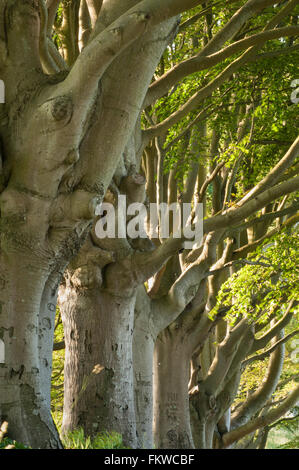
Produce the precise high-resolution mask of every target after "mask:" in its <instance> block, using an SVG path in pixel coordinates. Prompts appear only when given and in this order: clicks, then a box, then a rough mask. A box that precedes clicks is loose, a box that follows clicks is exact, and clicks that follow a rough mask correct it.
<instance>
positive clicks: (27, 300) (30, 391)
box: [0, 251, 61, 448]
mask: <svg viewBox="0 0 299 470" xmlns="http://www.w3.org/2000/svg"><path fill="white" fill-rule="evenodd" d="M0 259H1V268H0V278H1V289H0V305H1V327H0V336H1V338H2V340H3V341H4V345H5V363H4V364H0V416H1V420H2V421H7V422H8V424H9V432H8V435H9V436H11V437H12V438H13V439H15V440H17V441H19V442H22V443H24V444H25V445H28V446H31V447H33V448H56V447H59V446H60V445H61V444H60V440H59V436H58V433H57V431H56V428H55V426H54V423H53V420H52V417H51V413H50V407H49V392H50V389H49V381H48V380H47V379H48V375H47V373H45V371H48V372H49V368H50V363H48V364H47V366H46V364H45V361H47V360H48V359H49V356H50V355H48V354H47V351H46V348H45V347H43V348H41V347H40V341H41V340H42V337H43V336H45V335H48V332H49V330H51V331H52V327H53V326H52V319H51V318H50V317H49V313H48V312H47V316H42V315H41V310H40V305H41V300H42V299H41V293H42V292H43V288H44V285H45V283H46V281H47V269H46V266H41V264H40V263H39V265H37V261H38V260H36V259H34V258H33V257H32V256H29V255H28V254H27V255H24V254H23V253H14V252H12V251H11V252H10V253H9V254H3V252H2V253H1V255H0ZM25 269H26V272H27V277H26V278H24V276H23V275H22V272H24V270H25ZM44 313H46V312H44ZM45 318H47V321H45ZM51 354H52V351H51ZM49 373H50V372H49Z"/></svg>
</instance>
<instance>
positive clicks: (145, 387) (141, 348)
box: [133, 286, 156, 449]
mask: <svg viewBox="0 0 299 470" xmlns="http://www.w3.org/2000/svg"><path fill="white" fill-rule="evenodd" d="M139 292H140V295H137V301H136V306H135V322H134V334H133V364H134V390H135V410H136V427H137V436H138V447H139V448H141V449H152V448H153V447H154V444H153V357H154V347H155V339H156V335H155V333H154V330H153V326H152V325H151V315H150V314H149V303H150V300H149V298H148V296H147V294H146V292H145V290H144V287H143V286H142V287H141V288H140V289H139ZM140 300H141V302H140Z"/></svg>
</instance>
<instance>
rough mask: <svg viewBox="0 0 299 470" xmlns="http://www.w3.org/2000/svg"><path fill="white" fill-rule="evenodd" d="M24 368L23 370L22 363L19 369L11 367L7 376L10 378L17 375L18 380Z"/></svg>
mask: <svg viewBox="0 0 299 470" xmlns="http://www.w3.org/2000/svg"><path fill="white" fill-rule="evenodd" d="M24 370H25V366H24V365H23V364H22V365H21V366H20V369H19V370H14V369H13V368H11V369H10V373H9V376H10V378H11V379H12V378H13V377H15V376H18V377H19V380H21V378H22V375H23V373H24Z"/></svg>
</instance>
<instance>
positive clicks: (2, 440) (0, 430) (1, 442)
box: [0, 421, 29, 450]
mask: <svg viewBox="0 0 299 470" xmlns="http://www.w3.org/2000/svg"><path fill="white" fill-rule="evenodd" d="M7 430H8V423H7V422H6V421H4V422H3V423H2V424H1V427H0V450H1V449H2V450H3V449H29V447H27V446H25V445H24V444H21V443H19V442H17V441H14V440H13V439H10V438H9V437H7V436H6V434H7ZM5 436H6V437H5Z"/></svg>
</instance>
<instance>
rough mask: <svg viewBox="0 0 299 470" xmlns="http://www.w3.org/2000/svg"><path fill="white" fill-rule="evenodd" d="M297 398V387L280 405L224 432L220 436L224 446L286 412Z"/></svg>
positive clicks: (271, 421) (294, 403) (298, 389)
mask: <svg viewBox="0 0 299 470" xmlns="http://www.w3.org/2000/svg"><path fill="white" fill-rule="evenodd" d="M298 399H299V387H297V388H295V389H294V390H293V391H292V392H291V393H290V394H289V395H288V396H287V398H286V399H285V400H284V401H283V402H282V404H281V405H280V406H278V407H277V408H275V409H274V410H271V411H270V412H269V413H267V414H266V415H265V416H260V417H258V418H256V419H254V420H252V421H249V422H248V423H247V424H245V425H243V426H240V427H239V428H237V429H234V430H233V431H230V432H228V433H226V434H224V435H223V436H222V441H223V445H224V447H228V446H229V445H231V444H232V443H233V442H236V441H238V440H240V439H242V437H244V436H246V435H247V434H249V433H251V432H254V431H256V430H257V429H260V428H263V427H265V426H267V425H269V424H271V423H273V422H274V421H276V420H277V419H279V418H280V417H281V416H283V415H284V414H285V413H287V412H288V411H289V410H290V409H291V408H292V407H293V406H294V405H296V403H297V401H298Z"/></svg>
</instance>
